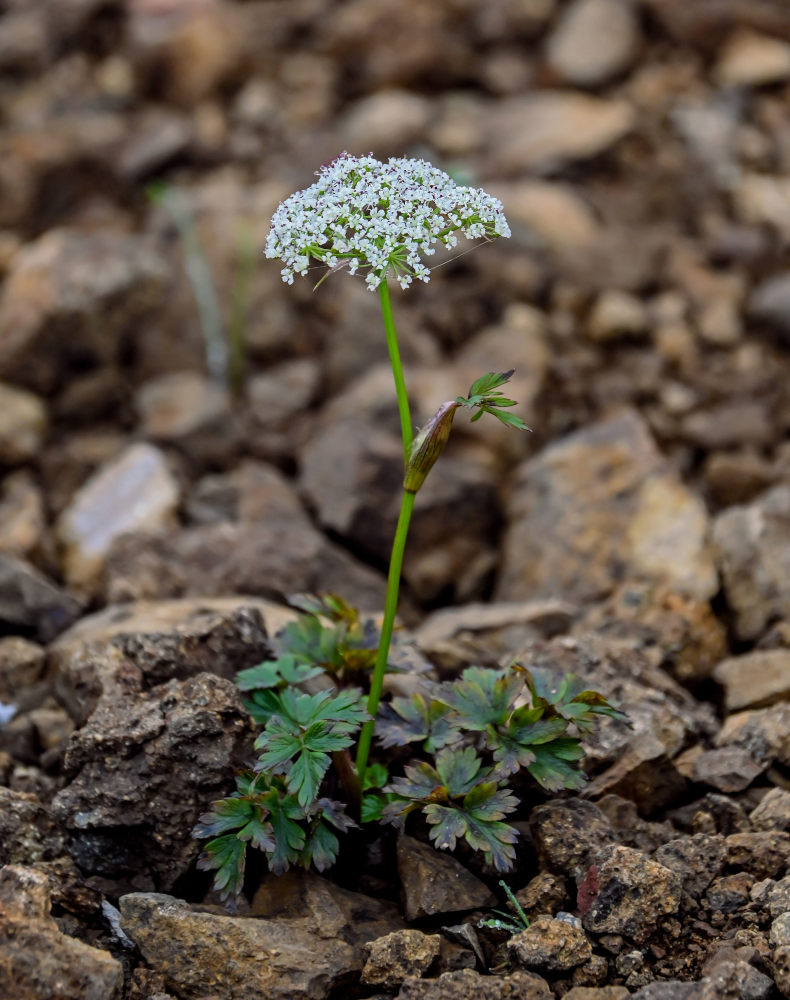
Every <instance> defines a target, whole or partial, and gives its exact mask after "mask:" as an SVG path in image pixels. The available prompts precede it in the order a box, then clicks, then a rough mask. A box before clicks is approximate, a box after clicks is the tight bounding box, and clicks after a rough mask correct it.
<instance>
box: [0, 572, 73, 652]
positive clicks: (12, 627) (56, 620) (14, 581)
mask: <svg viewBox="0 0 790 1000" xmlns="http://www.w3.org/2000/svg"><path fill="white" fill-rule="evenodd" d="M81 608H82V605H81V604H80V602H79V601H78V600H76V598H74V597H71V596H70V595H69V594H67V593H66V592H65V591H63V590H61V589H60V588H59V587H56V586H55V584H54V583H52V582H51V581H50V580H48V579H47V577H45V576H44V574H43V573H40V572H39V571H38V570H37V569H36V568H35V567H34V566H31V565H30V563H29V562H27V561H25V560H23V559H15V558H14V557H13V556H8V555H3V554H2V553H0V623H2V624H3V625H4V626H5V628H6V630H8V631H11V632H18V631H25V632H28V631H29V632H31V633H32V634H33V635H34V636H35V637H36V638H37V639H40V640H41V641H42V642H49V640H50V639H54V638H55V636H56V635H57V634H58V633H59V632H62V631H63V630H64V629H65V628H68V627H69V625H71V623H72V622H73V621H74V620H75V619H76V618H77V616H78V615H79V613H80V610H81Z"/></svg>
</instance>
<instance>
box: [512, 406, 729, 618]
mask: <svg viewBox="0 0 790 1000" xmlns="http://www.w3.org/2000/svg"><path fill="white" fill-rule="evenodd" d="M507 518H508V529H507V533H506V536H505V541H504V553H505V555H504V559H503V564H502V569H501V572H500V575H499V582H498V586H497V595H498V596H499V597H501V598H503V599H505V598H507V599H509V600H513V599H516V598H531V599H535V598H540V597H562V598H564V599H565V600H577V601H580V602H584V601H588V600H592V599H600V598H601V597H602V596H605V595H606V594H608V593H609V592H611V591H612V590H613V588H614V587H615V585H616V584H619V583H620V582H621V581H622V580H623V578H626V579H632V580H633V579H640V578H641V579H647V580H653V581H656V582H661V583H664V584H666V585H667V586H668V587H671V588H673V589H676V590H679V591H680V592H682V593H685V594H689V595H691V596H693V597H696V598H699V599H703V600H705V599H707V598H709V597H711V596H712V595H713V594H714V593H715V592H716V590H717V587H718V582H717V577H716V571H715V569H714V566H713V562H712V558H711V554H710V552H709V550H708V543H707V537H706V536H707V529H708V524H707V516H706V514H705V510H704V507H703V506H702V504H701V502H700V501H699V500H698V499H697V498H696V497H695V496H694V495H693V494H691V493H690V492H689V491H688V490H687V489H686V488H685V486H683V485H682V484H681V483H680V482H679V480H678V479H677V478H676V477H675V476H674V475H673V474H672V473H671V472H670V471H669V469H668V468H667V466H666V464H665V463H664V461H663V460H662V458H661V456H660V455H659V453H658V451H657V449H656V447H655V444H654V442H653V440H652V438H651V437H650V434H649V432H648V430H647V427H646V426H645V424H644V423H643V422H642V420H641V418H640V417H639V416H638V415H637V414H636V413H635V412H632V411H625V412H622V413H621V414H619V415H617V416H615V417H611V418H609V419H607V420H602V421H599V422H598V423H597V424H595V425H593V426H592V427H590V428H585V429H584V430H582V431H579V432H577V433H576V434H572V435H571V436H569V437H567V438H564V439H563V440H560V441H558V442H557V443H555V444H553V445H551V446H549V447H548V448H546V449H544V450H543V451H542V452H541V453H540V454H539V455H537V456H536V457H535V458H532V459H529V460H528V461H527V462H524V463H523V464H522V465H521V466H519V468H518V469H517V470H516V474H515V482H514V485H513V490H512V495H511V500H510V503H509V507H508V511H507Z"/></svg>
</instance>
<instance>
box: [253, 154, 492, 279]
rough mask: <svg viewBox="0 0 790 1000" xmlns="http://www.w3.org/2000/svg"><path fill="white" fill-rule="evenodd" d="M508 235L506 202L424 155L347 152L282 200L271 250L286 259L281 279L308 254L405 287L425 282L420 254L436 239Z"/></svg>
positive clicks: (304, 264)
mask: <svg viewBox="0 0 790 1000" xmlns="http://www.w3.org/2000/svg"><path fill="white" fill-rule="evenodd" d="M459 232H460V233H463V234H464V236H467V237H468V238H469V239H479V238H481V237H486V238H489V239H490V238H493V237H495V236H510V229H509V227H508V224H507V220H506V219H505V215H504V212H503V211H502V203H501V202H500V201H499V199H497V198H493V197H491V195H488V194H486V193H485V191H481V190H480V189H479V188H470V187H460V186H459V185H457V184H456V183H455V181H453V180H452V178H451V177H449V176H448V175H447V174H446V173H444V171H442V170H438V169H437V168H436V167H434V166H432V165H431V164H430V163H427V162H426V161H425V160H411V159H405V158H396V157H393V158H391V159H389V160H388V161H387V162H386V163H382V162H380V161H379V160H376V159H374V158H373V157H372V156H360V157H356V156H350V155H349V154H348V153H343V154H342V155H341V156H339V157H338V158H337V159H336V160H334V161H333V162H332V163H330V164H329V165H328V166H325V167H322V169H321V170H320V171H319V172H318V180H317V181H316V182H315V184H312V185H311V186H310V187H309V188H306V189H305V190H304V191H297V192H296V194H293V195H291V197H290V198H288V199H287V200H286V201H284V202H283V203H282V204H281V205H280V206H279V208H278V209H277V211H276V212H275V213H274V218H273V219H272V228H271V232H270V233H269V236H268V238H267V240H266V256H267V257H279V258H280V259H281V260H282V262H283V263H284V264H285V267H283V269H282V272H281V273H282V276H283V280H284V281H286V282H287V283H288V284H292V283H293V279H294V275H295V274H302V275H305V274H307V269H308V267H309V266H310V260H311V258H312V259H313V260H316V261H319V262H321V263H324V264H326V265H327V266H328V267H329V268H330V269H334V268H340V267H346V268H347V269H348V271H349V272H350V273H351V274H355V273H356V272H357V271H358V270H359V269H360V268H362V269H366V272H367V273H366V278H365V281H366V283H367V285H368V287H369V288H370V289H371V290H373V289H376V288H378V286H379V285H380V284H381V283H382V282H383V281H386V279H387V276H388V274H390V273H392V274H393V275H394V277H395V278H396V279H397V280H398V282H399V283H400V285H401V287H402V288H406V286H407V285H410V284H411V282H412V280H413V279H414V278H419V279H420V280H421V281H428V280H429V275H430V271H429V269H428V268H427V267H426V266H425V264H424V263H423V261H422V257H423V256H430V255H431V254H433V253H435V248H434V246H433V244H435V243H441V244H443V245H444V246H446V247H453V246H455V245H456V243H457V234H458V233H459Z"/></svg>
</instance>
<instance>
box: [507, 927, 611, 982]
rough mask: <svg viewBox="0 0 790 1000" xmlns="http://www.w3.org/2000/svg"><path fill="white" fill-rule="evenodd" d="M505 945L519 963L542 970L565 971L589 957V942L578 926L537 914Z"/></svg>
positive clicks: (590, 955) (590, 953) (582, 962)
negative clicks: (527, 925) (537, 915)
mask: <svg viewBox="0 0 790 1000" xmlns="http://www.w3.org/2000/svg"><path fill="white" fill-rule="evenodd" d="M575 919H576V920H577V921H578V918H575ZM507 948H508V952H509V954H510V956H511V958H512V959H513V960H514V961H516V962H517V963H518V964H519V965H523V966H526V968H528V969H540V970H543V971H545V972H567V971H568V969H574V968H576V966H577V965H583V964H584V963H585V962H587V961H588V960H589V959H590V958H592V945H591V944H590V942H589V941H588V940H587V936H586V935H585V933H584V931H583V930H582V928H581V926H577V925H576V923H573V922H571V921H570V920H565V919H554V918H552V917H547V916H544V917H537V918H536V919H535V920H533V921H532V922H531V923H530V925H529V927H527V928H526V930H523V931H520V932H519V933H518V934H514V935H513V937H512V938H511V939H510V940H509V941H508V945H507Z"/></svg>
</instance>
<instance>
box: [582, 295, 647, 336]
mask: <svg viewBox="0 0 790 1000" xmlns="http://www.w3.org/2000/svg"><path fill="white" fill-rule="evenodd" d="M646 331H647V310H646V309H645V306H644V304H643V303H642V302H641V301H640V300H639V299H638V298H637V297H636V296H635V295H631V294H630V293H628V292H621V291H619V290H617V289H611V290H610V291H607V292H604V293H603V294H602V295H600V296H599V297H598V299H597V300H596V302H595V304H594V306H593V308H592V310H591V312H590V315H589V317H588V319H587V326H586V333H587V336H588V337H589V338H590V340H592V341H595V343H598V344H603V343H608V342H609V341H612V340H617V339H619V338H621V337H637V336H639V335H640V334H643V333H645V332H646Z"/></svg>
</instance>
